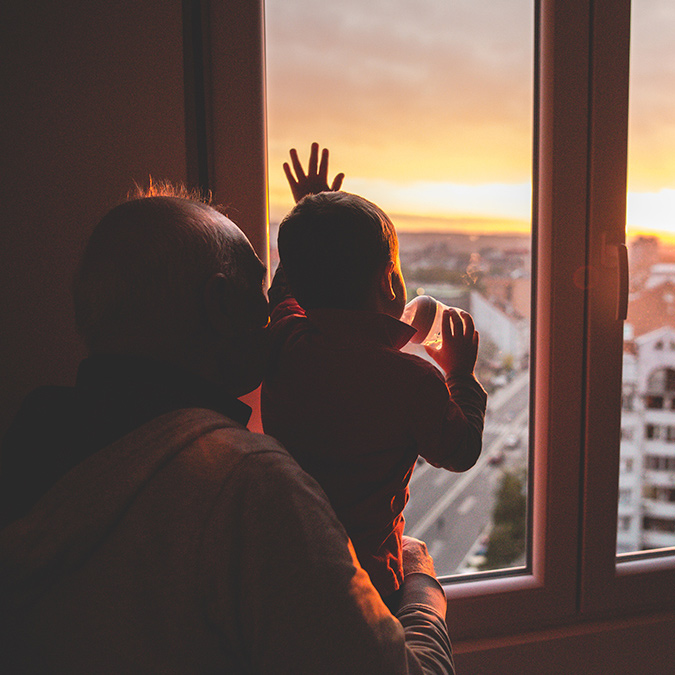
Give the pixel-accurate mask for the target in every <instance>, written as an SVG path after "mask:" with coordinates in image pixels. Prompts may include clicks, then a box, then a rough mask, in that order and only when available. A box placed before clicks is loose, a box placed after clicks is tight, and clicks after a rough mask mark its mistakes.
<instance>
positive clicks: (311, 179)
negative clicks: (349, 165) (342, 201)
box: [284, 143, 345, 204]
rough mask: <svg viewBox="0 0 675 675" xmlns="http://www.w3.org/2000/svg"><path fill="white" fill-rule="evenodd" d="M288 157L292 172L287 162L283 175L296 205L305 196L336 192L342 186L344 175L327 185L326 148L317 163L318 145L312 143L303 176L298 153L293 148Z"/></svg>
mask: <svg viewBox="0 0 675 675" xmlns="http://www.w3.org/2000/svg"><path fill="white" fill-rule="evenodd" d="M290 155H291V162H292V163H293V170H291V167H290V165H289V164H288V162H284V173H285V174H286V178H287V180H288V184H289V185H290V186H291V192H292V193H293V199H295V202H296V204H297V202H299V201H300V200H301V199H302V198H303V197H306V196H307V195H314V194H318V193H319V192H337V191H338V190H339V189H340V187H341V186H342V181H343V180H344V177H345V175H344V173H339V174H338V175H337V176H335V178H334V179H333V182H332V183H331V185H330V186H329V185H328V148H324V149H323V150H322V151H321V162H319V144H318V143H312V148H311V150H310V153H309V164H308V166H307V174H305V172H304V170H303V168H302V164H301V163H300V160H299V159H298V151H297V150H296V149H295V148H293V149H292V150H291V152H290ZM293 171H295V175H293Z"/></svg>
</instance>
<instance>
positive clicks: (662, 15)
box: [617, 0, 675, 553]
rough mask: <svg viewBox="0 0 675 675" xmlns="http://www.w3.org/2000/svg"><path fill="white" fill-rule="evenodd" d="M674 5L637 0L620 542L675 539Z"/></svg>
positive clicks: (656, 545) (630, 547)
mask: <svg viewBox="0 0 675 675" xmlns="http://www.w3.org/2000/svg"><path fill="white" fill-rule="evenodd" d="M674 31H675V7H674V6H673V5H672V4H671V3H667V2H664V1H663V0H635V2H634V3H633V7H632V26H631V32H632V37H631V79H630V92H631V94H630V95H631V98H630V109H629V112H630V126H629V146H628V150H629V162H628V165H629V166H628V178H629V180H628V204H627V238H628V250H629V261H630V275H631V288H630V291H631V295H630V301H629V305H628V319H627V321H626V324H625V329H624V356H623V404H622V416H621V464H620V474H619V512H618V527H617V552H618V553H632V552H637V551H643V550H653V549H660V548H666V547H672V546H675V122H673V120H674V119H675V70H673V66H672V63H673V58H674V57H675V41H673V37H672V36H673V35H674V34H675V33H674Z"/></svg>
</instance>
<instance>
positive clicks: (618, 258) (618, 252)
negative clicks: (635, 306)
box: [601, 232, 629, 321]
mask: <svg viewBox="0 0 675 675" xmlns="http://www.w3.org/2000/svg"><path fill="white" fill-rule="evenodd" d="M607 238H608V237H607V233H605V232H603V234H602V248H601V251H602V259H601V260H602V266H603V267H605V268H607V269H618V275H619V279H618V283H619V287H618V289H617V303H616V318H617V320H618V321H625V320H626V317H627V315H628V288H629V277H628V248H627V247H626V244H623V243H621V244H614V243H612V244H610V243H608V241H607Z"/></svg>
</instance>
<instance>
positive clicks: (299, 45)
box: [266, 0, 675, 236]
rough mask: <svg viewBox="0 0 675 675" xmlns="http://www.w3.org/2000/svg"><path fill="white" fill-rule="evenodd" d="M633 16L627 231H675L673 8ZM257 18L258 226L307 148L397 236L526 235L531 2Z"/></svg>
mask: <svg viewBox="0 0 675 675" xmlns="http://www.w3.org/2000/svg"><path fill="white" fill-rule="evenodd" d="M635 5H636V6H635V7H634V17H635V18H634V27H633V31H634V33H633V46H632V47H633V62H632V80H631V95H632V99H631V106H632V107H631V145H630V157H631V170H630V193H629V197H628V218H627V220H628V224H629V226H633V227H637V228H639V229H642V230H650V231H655V232H664V231H665V232H671V233H672V234H673V236H675V190H673V188H675V121H673V120H675V67H674V66H673V62H675V59H674V58H672V53H673V42H672V37H671V36H672V35H673V34H675V3H672V2H671V0H640V2H636V3H635ZM266 14H267V80H268V135H269V165H270V215H271V219H272V220H273V221H274V220H278V219H279V218H280V217H282V216H283V215H284V214H285V213H286V212H287V211H288V209H289V208H290V207H291V205H292V204H291V199H290V193H289V190H288V187H287V185H286V183H285V178H284V176H283V172H282V170H281V163H282V162H283V161H285V160H286V158H287V153H288V149H289V148H290V147H297V148H298V150H299V151H300V155H301V157H303V158H306V156H307V154H308V151H309V145H310V143H311V142H312V141H318V142H319V143H320V144H321V145H322V146H327V147H329V148H330V150H331V166H332V169H334V170H335V171H337V170H340V171H344V172H345V173H346V174H347V178H346V180H345V183H344V186H343V189H345V190H348V191H352V192H357V193H359V194H362V195H363V196H365V197H367V198H369V199H371V200H372V201H375V202H376V203H378V204H379V205H380V206H381V207H382V208H383V209H384V210H385V211H387V212H389V213H390V214H391V215H392V216H395V215H396V214H400V216H401V217H400V218H398V219H397V218H395V217H394V220H395V223H396V225H397V227H399V228H400V229H411V228H415V227H420V228H423V229H429V227H430V225H433V227H432V229H444V228H445V229H464V228H473V227H474V226H475V227H480V228H481V230H483V229H485V228H488V229H490V228H494V229H497V228H498V229H502V230H503V229H515V230H519V231H522V230H524V229H527V228H529V218H530V187H529V181H530V174H531V157H532V152H531V143H532V142H531V133H532V132H531V124H532V116H531V110H532V51H533V47H532V45H533V30H534V28H533V3H532V0H491V2H489V3H487V2H486V3H476V2H475V0H453V1H452V2H448V1H447V0H389V1H388V2H383V1H382V2H377V1H375V0H371V1H370V2H363V0H342V1H341V2H340V3H326V2H324V1H323V0H266ZM669 27H670V29H671V30H668V28H669ZM667 54H670V55H671V57H670V58H665V57H664V55H667ZM415 216H419V218H416V217H415Z"/></svg>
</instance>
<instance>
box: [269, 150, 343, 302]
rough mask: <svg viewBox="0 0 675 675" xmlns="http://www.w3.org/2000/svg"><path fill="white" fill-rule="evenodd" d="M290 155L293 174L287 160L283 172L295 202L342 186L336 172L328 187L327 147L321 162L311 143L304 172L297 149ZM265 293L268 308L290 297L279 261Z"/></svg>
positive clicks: (340, 175) (340, 177)
mask: <svg viewBox="0 0 675 675" xmlns="http://www.w3.org/2000/svg"><path fill="white" fill-rule="evenodd" d="M290 155H291V162H292V163H293V170H294V171H295V176H294V175H293V171H292V170H291V167H290V165H289V164H288V162H284V173H285V174H286V178H287V179H288V184H289V186H290V188H291V192H292V193H293V199H295V201H296V202H299V201H300V200H301V199H302V198H303V197H306V196H307V195H310V194H316V193H318V192H336V191H337V190H339V189H340V187H341V186H342V181H343V180H344V177H345V175H344V173H339V174H337V176H335V178H334V179H333V182H332V184H331V185H330V187H329V185H328V157H329V153H328V148H324V149H323V150H322V151H321V162H319V144H318V143H312V147H311V149H310V152H309V162H308V164H307V173H306V174H305V171H304V170H303V168H302V164H301V163H300V159H299V158H298V151H297V150H296V149H295V148H292V149H291V151H290ZM267 295H268V298H269V302H270V310H273V309H274V308H275V307H277V305H279V304H280V303H281V302H283V301H284V300H286V299H287V298H291V297H292V293H291V289H290V287H289V286H288V282H287V281H286V275H285V274H284V270H283V268H282V266H281V263H280V264H279V266H278V267H277V271H276V273H275V274H274V279H273V280H272V285H271V286H270V289H269V291H268V293H267ZM293 311H297V310H296V308H295V307H293Z"/></svg>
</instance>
